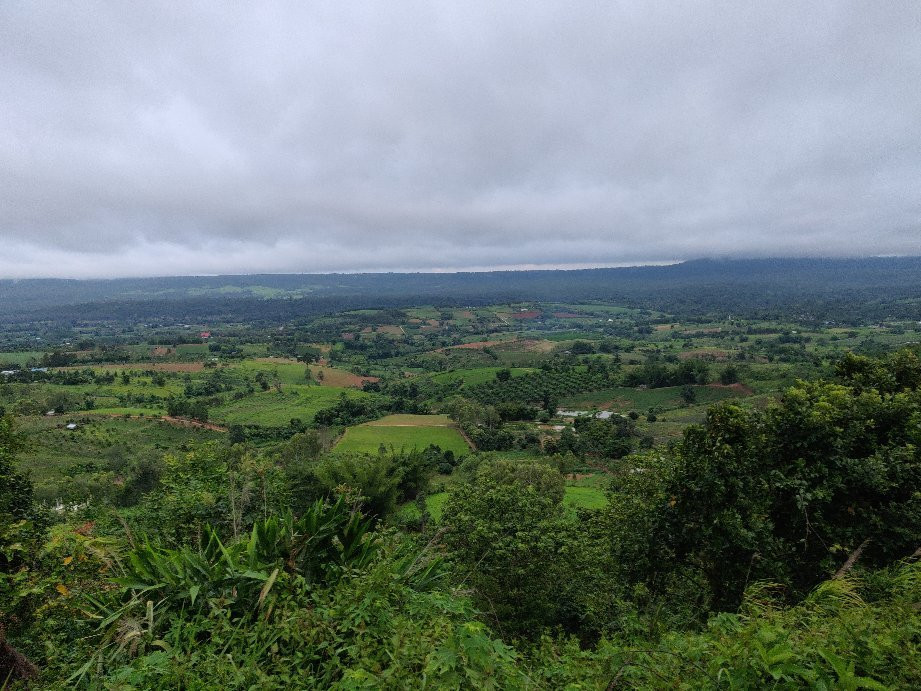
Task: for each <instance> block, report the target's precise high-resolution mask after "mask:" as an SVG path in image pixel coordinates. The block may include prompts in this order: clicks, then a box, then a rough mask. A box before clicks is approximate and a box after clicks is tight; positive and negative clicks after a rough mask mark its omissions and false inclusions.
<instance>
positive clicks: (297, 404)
mask: <svg viewBox="0 0 921 691" xmlns="http://www.w3.org/2000/svg"><path fill="white" fill-rule="evenodd" d="M303 367H304V366H303V365H300V368H301V371H303ZM342 394H345V395H347V396H349V397H361V396H367V395H368V394H366V393H363V392H361V391H355V390H354V389H342V388H337V387H332V386H299V387H287V388H283V389H282V391H281V393H279V392H277V391H275V390H274V389H269V390H268V391H258V392H256V393H254V394H252V395H250V396H247V397H245V398H241V399H239V400H236V401H230V402H228V403H225V404H224V405H222V406H220V407H217V408H213V409H212V410H211V412H210V417H211V420H213V421H214V422H217V423H220V424H224V425H262V426H265V427H282V426H284V425H287V424H288V423H289V422H290V421H291V419H292V418H299V419H300V420H303V421H304V422H310V421H311V420H313V416H314V415H315V414H316V413H317V411H318V410H321V409H323V408H329V407H330V406H333V405H335V404H336V402H337V401H338V400H339V397H340V396H341V395H342Z"/></svg>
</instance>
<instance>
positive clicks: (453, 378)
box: [432, 367, 534, 386]
mask: <svg viewBox="0 0 921 691" xmlns="http://www.w3.org/2000/svg"><path fill="white" fill-rule="evenodd" d="M501 369H503V368H502V367H477V368H475V369H459V370H454V371H453V372H442V373H441V374H436V375H433V376H432V381H433V382H436V383H438V384H447V383H448V382H457V381H462V382H464V384H467V385H469V386H473V385H476V384H482V383H484V382H488V381H492V380H493V379H495V378H496V372H498V371H499V370H501ZM511 370H512V376H513V377H517V376H520V375H522V374H527V373H528V372H533V371H534V369H533V368H531V367H514V368H511Z"/></svg>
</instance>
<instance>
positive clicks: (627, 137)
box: [0, 0, 921, 277]
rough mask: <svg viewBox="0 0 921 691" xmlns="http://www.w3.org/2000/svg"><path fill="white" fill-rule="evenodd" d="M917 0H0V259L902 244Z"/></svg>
mask: <svg viewBox="0 0 921 691" xmlns="http://www.w3.org/2000/svg"><path fill="white" fill-rule="evenodd" d="M919 84H921V5H919V4H918V3H917V2H915V1H914V0H892V1H891V2H883V3H866V2H830V3H800V2H792V1H791V2H761V3H729V2H724V3H703V2H698V3H684V2H662V3H650V2H640V1H638V0H637V1H636V2H610V3H606V2H585V3H571V2H539V3H534V2H502V3H496V2H486V1H482V2H481V1H479V0H475V1H474V0H468V1H466V2H461V3H458V2H450V3H449V2H437V1H436V2H432V1H426V2H402V1H399V2H367V3H364V2H350V3H343V2H316V3H315V2H310V3H304V2H301V3H295V2H291V3H274V2H260V3H252V4H251V5H249V6H248V7H244V4H243V3H218V2H214V3H198V2H196V3H187V4H177V3H162V4H161V3H156V2H146V3H101V2H100V3H91V2H86V3H70V4H67V5H65V6H61V5H58V4H55V3H34V2H26V1H15V0H8V1H7V2H4V3H2V4H0V93H2V97H0V243H2V250H0V276H3V277H18V276H119V275H162V274H188V273H218V272H220V273H250V272H264V271H279V272H288V271H357V270H372V271H387V270H403V269H409V270H438V269H452V268H488V267H498V266H502V267H514V266H545V265H546V266H585V265H613V264H623V263H646V262H661V261H671V260H680V259H689V258H695V257H701V256H767V255H826V256H841V255H867V254H921V88H919Z"/></svg>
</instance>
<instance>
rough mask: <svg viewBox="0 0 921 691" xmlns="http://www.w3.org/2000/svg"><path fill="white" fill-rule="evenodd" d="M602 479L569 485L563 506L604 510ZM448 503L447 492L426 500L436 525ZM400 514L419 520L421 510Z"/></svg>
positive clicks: (410, 507) (406, 507) (412, 508)
mask: <svg viewBox="0 0 921 691" xmlns="http://www.w3.org/2000/svg"><path fill="white" fill-rule="evenodd" d="M602 479H603V478H601V476H592V477H589V478H583V479H580V480H576V481H573V482H570V483H568V484H567V485H566V490H565V494H564V495H563V505H564V506H566V507H567V508H568V509H570V510H572V511H575V510H576V509H601V508H604V507H605V506H607V503H608V500H607V497H606V496H605V494H604V490H603V489H602V488H601V486H600V485H601V480H602ZM447 501H448V493H447V492H436V493H435V494H430V495H428V496H427V497H426V498H425V508H426V510H427V511H428V512H429V515H430V516H431V517H432V520H433V521H435V522H436V523H440V522H441V517H442V515H443V513H444V507H445V504H446V503H447ZM399 514H400V516H402V517H403V518H406V519H411V518H418V517H419V508H418V507H417V506H416V504H415V503H414V502H410V503H408V504H404V505H403V506H402V507H401V508H400V511H399Z"/></svg>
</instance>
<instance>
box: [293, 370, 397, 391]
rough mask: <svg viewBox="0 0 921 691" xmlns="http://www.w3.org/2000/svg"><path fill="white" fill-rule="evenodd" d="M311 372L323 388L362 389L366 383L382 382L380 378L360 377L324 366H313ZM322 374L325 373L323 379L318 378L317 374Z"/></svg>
mask: <svg viewBox="0 0 921 691" xmlns="http://www.w3.org/2000/svg"><path fill="white" fill-rule="evenodd" d="M310 371H311V373H313V376H314V378H316V379H317V381H319V382H320V384H322V385H323V386H351V387H353V388H356V389H360V388H361V387H362V385H363V384H364V383H365V382H366V381H367V382H378V381H380V379H379V378H378V377H360V376H358V375H357V374H352V373H351V372H346V371H345V370H341V369H336V368H335V367H324V366H322V365H311V366H310ZM320 372H322V373H323V379H320V378H319V377H317V374H318V373H320Z"/></svg>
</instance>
